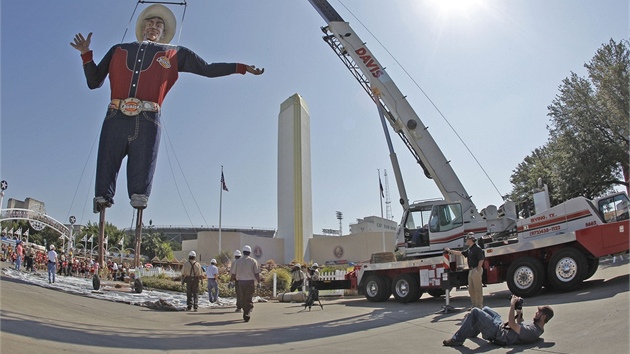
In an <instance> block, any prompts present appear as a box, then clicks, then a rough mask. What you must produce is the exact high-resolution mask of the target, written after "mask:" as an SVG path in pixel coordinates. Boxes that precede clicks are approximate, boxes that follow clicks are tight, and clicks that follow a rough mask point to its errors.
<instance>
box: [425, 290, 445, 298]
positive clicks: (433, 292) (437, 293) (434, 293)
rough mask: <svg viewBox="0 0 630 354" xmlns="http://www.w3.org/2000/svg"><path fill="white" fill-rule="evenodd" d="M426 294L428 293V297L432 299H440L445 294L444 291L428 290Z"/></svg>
mask: <svg viewBox="0 0 630 354" xmlns="http://www.w3.org/2000/svg"><path fill="white" fill-rule="evenodd" d="M427 293H429V295H431V296H433V297H442V296H444V295H445V294H446V290H444V289H429V290H428V291H427Z"/></svg>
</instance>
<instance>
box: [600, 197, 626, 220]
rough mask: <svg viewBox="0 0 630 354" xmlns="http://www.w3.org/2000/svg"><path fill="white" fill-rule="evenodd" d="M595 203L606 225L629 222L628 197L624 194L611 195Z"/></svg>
mask: <svg viewBox="0 0 630 354" xmlns="http://www.w3.org/2000/svg"><path fill="white" fill-rule="evenodd" d="M594 202H595V205H596V207H597V209H598V210H599V214H600V216H601V217H602V220H603V221H604V223H610V222H616V221H623V220H628V217H629V215H628V196H627V195H626V194H625V193H624V192H619V193H615V194H610V195H607V196H605V197H602V198H598V199H595V201H594Z"/></svg>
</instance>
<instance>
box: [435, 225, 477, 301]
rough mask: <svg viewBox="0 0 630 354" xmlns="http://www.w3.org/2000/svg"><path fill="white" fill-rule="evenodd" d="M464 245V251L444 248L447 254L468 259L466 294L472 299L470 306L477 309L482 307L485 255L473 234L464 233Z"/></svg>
mask: <svg viewBox="0 0 630 354" xmlns="http://www.w3.org/2000/svg"><path fill="white" fill-rule="evenodd" d="M466 245H467V246H468V249H467V250H465V251H461V252H460V251H453V250H451V249H449V248H446V249H444V250H445V251H446V252H448V253H449V254H453V255H456V256H464V257H466V258H467V259H468V268H469V269H468V294H469V295H470V300H471V301H472V307H471V308H473V307H476V308H478V309H480V308H483V283H482V281H481V278H482V277H483V261H484V259H485V255H484V254H483V250H482V249H481V247H479V246H477V242H476V238H475V234H474V233H472V232H469V233H468V234H467V235H466Z"/></svg>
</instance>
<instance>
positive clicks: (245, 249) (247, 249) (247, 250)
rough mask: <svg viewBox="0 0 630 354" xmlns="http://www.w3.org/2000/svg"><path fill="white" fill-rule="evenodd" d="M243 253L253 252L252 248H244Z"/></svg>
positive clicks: (246, 246)
mask: <svg viewBox="0 0 630 354" xmlns="http://www.w3.org/2000/svg"><path fill="white" fill-rule="evenodd" d="M243 252H250V253H251V252H252V248H251V247H249V245H245V247H243Z"/></svg>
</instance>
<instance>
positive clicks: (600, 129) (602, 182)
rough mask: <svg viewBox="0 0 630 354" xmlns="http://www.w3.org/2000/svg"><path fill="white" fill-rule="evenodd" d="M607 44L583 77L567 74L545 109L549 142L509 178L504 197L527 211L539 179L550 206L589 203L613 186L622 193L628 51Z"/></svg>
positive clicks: (627, 157)
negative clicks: (577, 200) (582, 200)
mask: <svg viewBox="0 0 630 354" xmlns="http://www.w3.org/2000/svg"><path fill="white" fill-rule="evenodd" d="M629 49H630V48H629V46H628V41H627V40H622V41H620V42H619V43H617V42H615V41H614V40H612V39H611V40H610V41H609V42H608V43H605V44H604V45H602V47H601V48H599V49H598V50H597V53H596V54H595V56H594V57H593V58H592V59H591V61H590V62H589V63H587V64H585V65H584V66H585V68H586V69H587V72H588V77H580V76H579V75H577V74H576V73H573V72H572V73H571V75H570V76H569V77H567V78H566V79H564V80H563V81H562V84H561V85H560V87H559V93H558V94H557V95H556V97H555V98H554V100H553V101H552V103H551V105H549V107H548V110H549V113H548V116H549V117H550V119H551V121H550V124H549V126H548V127H547V129H548V130H549V141H548V142H547V144H545V145H544V146H542V147H539V148H537V149H535V150H534V151H533V152H532V154H531V155H528V156H527V157H525V159H524V160H523V162H521V163H520V164H519V165H518V166H517V167H516V169H515V170H514V171H513V174H512V176H511V178H510V182H512V185H513V188H512V191H511V193H510V197H511V199H512V200H514V201H515V202H516V203H517V204H519V205H521V207H523V206H526V207H530V206H531V204H532V197H531V193H532V191H533V190H534V189H535V188H536V186H537V181H538V178H542V179H543V180H544V182H545V183H547V184H548V185H549V187H550V196H551V202H552V205H555V204H557V203H560V202H563V201H565V200H567V199H571V198H574V197H577V196H584V197H587V198H595V197H598V196H600V195H603V194H605V193H607V192H610V191H611V190H612V189H613V188H614V186H618V185H625V186H626V188H628V180H629V171H630V168H629V162H630V131H629V128H630V110H629V109H630V92H629V86H628V82H629V80H630V76H629V71H630V50H629Z"/></svg>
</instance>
